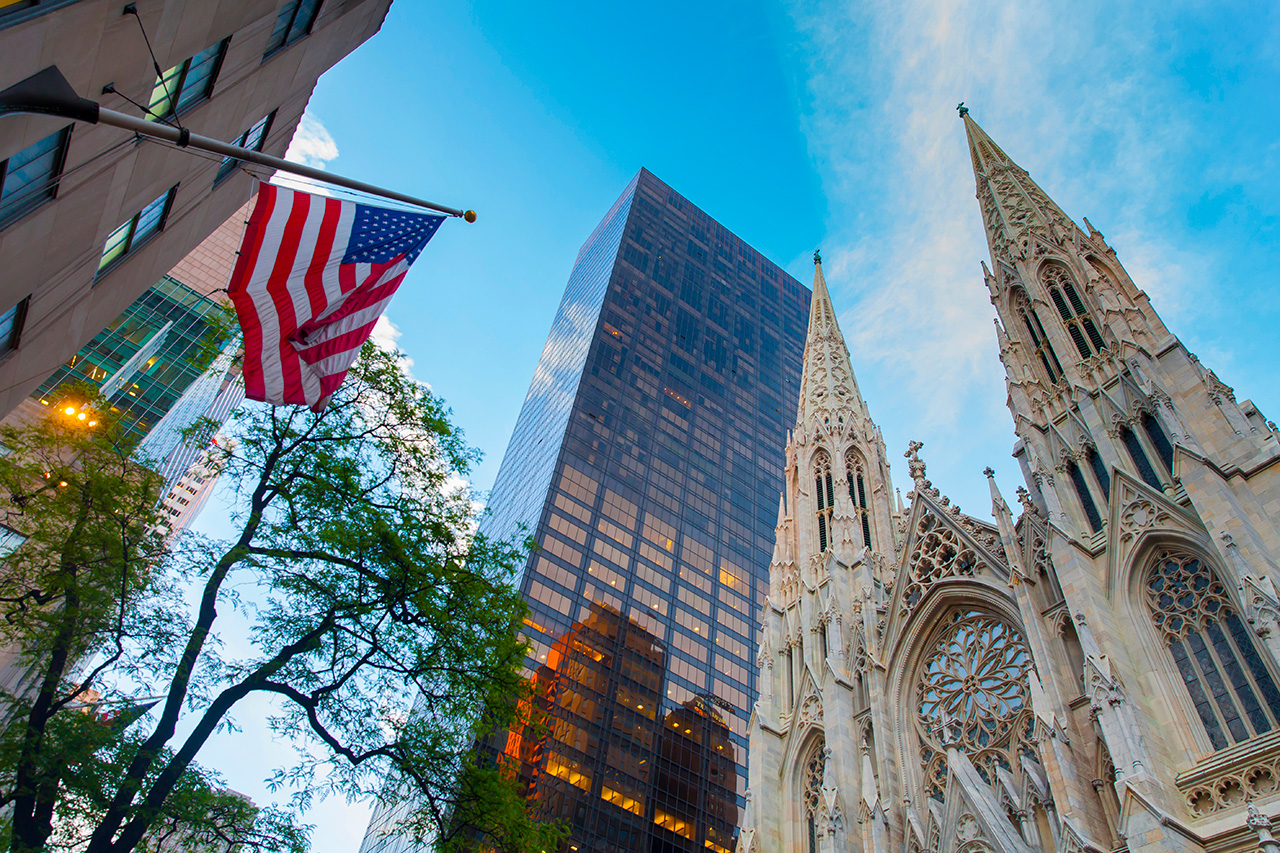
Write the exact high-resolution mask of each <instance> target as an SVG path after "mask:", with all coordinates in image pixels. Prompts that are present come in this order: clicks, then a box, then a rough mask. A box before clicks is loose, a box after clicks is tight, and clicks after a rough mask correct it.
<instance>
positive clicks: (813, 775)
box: [799, 737, 827, 853]
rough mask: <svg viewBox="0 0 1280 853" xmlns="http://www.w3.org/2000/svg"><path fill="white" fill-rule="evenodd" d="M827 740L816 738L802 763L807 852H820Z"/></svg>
mask: <svg viewBox="0 0 1280 853" xmlns="http://www.w3.org/2000/svg"><path fill="white" fill-rule="evenodd" d="M826 751H827V741H826V739H825V738H823V737H819V738H818V739H817V740H815V741H814V742H813V744H812V746H810V747H809V750H808V751H807V752H806V753H804V761H803V762H801V764H800V778H799V782H800V785H799V792H800V810H801V813H802V814H803V815H804V827H805V832H806V836H805V848H804V850H805V853H818V826H819V824H818V813H819V809H820V808H821V806H822V784H823V781H824V779H823V775H824V771H825V769H826Z"/></svg>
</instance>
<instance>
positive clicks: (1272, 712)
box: [1138, 545, 1280, 752]
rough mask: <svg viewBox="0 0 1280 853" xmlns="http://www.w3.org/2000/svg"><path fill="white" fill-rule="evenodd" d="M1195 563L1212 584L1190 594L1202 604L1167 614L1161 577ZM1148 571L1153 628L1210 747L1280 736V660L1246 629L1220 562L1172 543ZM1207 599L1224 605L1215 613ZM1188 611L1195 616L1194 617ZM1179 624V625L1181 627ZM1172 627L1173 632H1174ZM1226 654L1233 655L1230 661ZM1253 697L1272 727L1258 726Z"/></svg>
mask: <svg viewBox="0 0 1280 853" xmlns="http://www.w3.org/2000/svg"><path fill="white" fill-rule="evenodd" d="M1193 562H1194V563H1196V564H1197V568H1198V570H1200V571H1203V572H1204V574H1205V576H1206V577H1207V578H1208V584H1207V585H1206V586H1204V587H1203V588H1201V589H1198V590H1195V589H1193V590H1191V591H1192V592H1193V593H1194V595H1195V600H1196V603H1195V606H1194V608H1188V607H1186V606H1181V607H1178V608H1174V609H1163V608H1161V607H1160V606H1159V605H1160V602H1159V601H1158V596H1159V594H1160V593H1161V592H1163V591H1164V585H1163V584H1162V585H1161V588H1160V589H1159V590H1156V589H1154V588H1153V580H1154V579H1155V578H1156V576H1157V575H1164V576H1165V577H1166V578H1167V577H1168V573H1167V572H1166V571H1165V568H1166V567H1167V566H1168V565H1169V564H1170V563H1177V564H1178V566H1179V568H1183V567H1185V566H1187V565H1188V564H1190V563H1193ZM1141 566H1142V572H1141V575H1140V576H1139V577H1140V585H1139V587H1138V588H1139V589H1140V590H1141V592H1140V593H1139V595H1140V597H1141V599H1142V605H1141V606H1142V609H1143V611H1145V613H1146V615H1147V624H1148V625H1149V626H1151V627H1152V628H1154V630H1155V636H1156V637H1157V638H1158V641H1157V645H1158V646H1159V647H1162V649H1163V653H1164V660H1165V663H1166V666H1169V665H1170V664H1171V665H1172V666H1171V667H1170V668H1168V669H1166V672H1167V674H1168V677H1169V678H1170V679H1171V680H1172V681H1173V682H1174V683H1175V684H1178V685H1180V687H1181V690H1180V691H1179V692H1180V693H1181V697H1182V699H1183V700H1185V701H1186V705H1185V708H1186V710H1187V712H1188V715H1189V719H1191V720H1195V721H1196V722H1198V723H1199V724H1200V727H1201V728H1200V730H1201V731H1202V732H1203V733H1204V735H1205V737H1206V739H1207V740H1208V741H1209V745H1210V747H1211V749H1212V750H1213V751H1214V752H1218V751H1220V750H1223V749H1229V748H1231V747H1232V746H1237V745H1239V744H1242V743H1246V742H1248V741H1249V740H1252V739H1254V738H1257V737H1261V736H1263V735H1266V734H1268V733H1271V732H1275V731H1277V730H1280V707H1277V706H1275V705H1273V704H1271V701H1272V700H1271V699H1270V698H1268V697H1267V695H1266V694H1267V692H1268V688H1270V692H1271V693H1272V694H1273V696H1274V694H1275V693H1276V692H1277V685H1280V672H1278V671H1277V666H1276V665H1277V661H1275V660H1274V659H1273V658H1272V657H1271V656H1270V655H1269V654H1268V652H1267V649H1266V646H1265V645H1261V646H1260V645H1259V644H1258V643H1257V642H1255V641H1254V637H1252V636H1250V630H1249V629H1248V628H1247V627H1246V626H1245V618H1246V616H1245V611H1244V610H1242V609H1241V607H1240V602H1239V600H1238V599H1237V596H1236V595H1234V594H1233V593H1232V590H1231V589H1230V587H1229V586H1228V584H1227V582H1226V581H1224V580H1223V577H1224V576H1223V574H1222V572H1221V571H1220V567H1219V566H1218V564H1217V563H1216V562H1215V561H1214V560H1211V559H1208V558H1207V555H1205V554H1203V553H1200V552H1198V551H1197V550H1196V549H1189V548H1184V547H1179V546H1177V545H1170V546H1167V547H1161V548H1157V549H1155V550H1154V551H1152V552H1150V553H1148V554H1147V556H1146V558H1145V560H1144V561H1143V563H1142V564H1141ZM1194 573H1195V572H1194V571H1193V572H1192V573H1191V574H1194ZM1175 590H1176V587H1175ZM1205 598H1211V599H1217V602H1218V605H1217V606H1216V607H1214V608H1212V609H1210V608H1207V607H1203V606H1202V604H1201V602H1202V601H1203V599H1205ZM1179 603H1181V599H1180V598H1179ZM1188 609H1192V610H1194V611H1196V612H1192V613H1188V612H1186V611H1187V610H1188ZM1161 614H1163V615H1161ZM1172 618H1177V619H1179V620H1180V621H1179V622H1178V623H1174V622H1172ZM1233 622H1234V627H1233ZM1170 626H1173V630H1172V632H1171V630H1170ZM1187 626H1189V627H1187ZM1236 628H1239V630H1236ZM1215 633H1216V634H1217V636H1215ZM1174 635H1176V636H1174ZM1241 638H1243V641H1242V639H1241ZM1193 640H1194V642H1193ZM1197 645H1198V646H1199V648H1197ZM1175 646H1176V648H1175ZM1224 652H1230V653H1231V654H1230V659H1228V657H1227V656H1226V655H1225V654H1224ZM1250 656H1252V658H1253V661H1250ZM1233 669H1235V670H1236V672H1235V673H1233V672H1232V670H1233ZM1211 670H1212V671H1211ZM1215 679H1217V680H1219V681H1221V682H1222V685H1223V686H1224V687H1225V690H1224V691H1222V692H1218V691H1216V690H1214V688H1213V683H1214V680H1215ZM1264 679H1265V681H1264ZM1197 692H1198V693H1199V694H1200V695H1199V696H1198V697H1197ZM1249 698H1252V699H1254V705H1255V707H1256V709H1257V711H1258V715H1259V716H1261V717H1262V718H1263V722H1264V723H1265V724H1266V726H1267V728H1265V729H1262V728H1260V727H1259V725H1258V716H1255V714H1254V712H1253V711H1252V710H1250V707H1249V704H1248V701H1247V700H1248V699H1249ZM1224 699H1225V700H1226V701H1225V703H1224V701H1223V700H1224ZM1228 711H1230V712H1232V713H1234V718H1233V717H1229V716H1228ZM1233 719H1234V720H1235V721H1237V722H1238V723H1239V726H1240V727H1241V728H1243V729H1244V736H1243V737H1241V736H1239V735H1238V734H1237V732H1236V731H1234V730H1233V729H1234V728H1235V727H1233V726H1232V720H1233Z"/></svg>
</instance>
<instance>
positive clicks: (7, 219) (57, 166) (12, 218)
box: [0, 124, 74, 231]
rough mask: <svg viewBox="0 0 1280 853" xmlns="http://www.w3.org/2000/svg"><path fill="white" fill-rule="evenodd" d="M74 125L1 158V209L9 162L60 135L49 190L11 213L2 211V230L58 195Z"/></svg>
mask: <svg viewBox="0 0 1280 853" xmlns="http://www.w3.org/2000/svg"><path fill="white" fill-rule="evenodd" d="M73 126H74V125H71V124H69V125H67V126H66V127H63V128H61V129H59V130H57V131H55V132H53V133H51V134H49V135H48V136H42V137H41V138H40V139H37V140H36V141H35V142H33V143H31V144H30V145H28V146H27V147H26V148H23V149H22V150H21V151H15V152H13V154H10V155H9V156H8V157H6V158H4V159H3V160H0V210H3V207H4V198H5V197H4V181H5V178H6V177H7V176H8V173H9V163H10V162H11V161H12V160H13V158H14V157H17V156H18V155H19V154H21V153H22V152H23V151H27V150H29V149H31V148H34V147H35V146H37V145H39V144H41V143H42V142H44V141H45V140H47V139H50V138H51V137H60V138H59V139H58V140H57V141H56V142H55V143H54V145H55V147H54V157H53V167H52V169H51V170H50V172H49V177H48V178H47V183H48V184H49V187H48V192H46V193H44V194H43V195H40V196H38V197H37V198H35V199H33V200H31V201H29V202H24V203H23V204H19V205H17V206H16V207H15V208H14V209H13V210H12V211H10V212H9V213H0V231H3V230H4V229H5V228H8V227H9V226H10V225H12V224H13V223H15V222H17V221H18V220H20V219H22V218H23V217H25V216H26V215H27V214H28V213H31V212H33V211H35V210H38V209H39V208H40V207H42V206H43V205H44V204H45V203H46V202H50V201H52V200H53V199H55V198H57V197H58V187H59V186H60V185H61V183H62V170H63V168H65V167H66V164H67V150H68V149H69V148H70V147H71V128H72V127H73ZM29 188H30V185H29V186H28V187H27V188H25V189H29Z"/></svg>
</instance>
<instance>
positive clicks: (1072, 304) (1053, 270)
mask: <svg viewBox="0 0 1280 853" xmlns="http://www.w3.org/2000/svg"><path fill="white" fill-rule="evenodd" d="M1040 280H1041V281H1042V282H1043V283H1044V285H1045V287H1046V288H1048V290H1049V298H1050V299H1051V300H1053V305H1054V307H1055V308H1057V309H1058V313H1059V314H1060V315H1062V322H1063V323H1066V325H1067V334H1069V335H1070V336H1071V342H1072V343H1074V344H1075V345H1076V349H1077V350H1079V352H1080V358H1082V359H1084V358H1089V357H1090V356H1092V355H1093V354H1094V353H1095V352H1102V351H1103V350H1105V349H1106V348H1107V345H1106V344H1105V343H1103V341H1102V335H1101V334H1099V333H1098V327H1097V325H1096V324H1095V323H1094V322H1093V318H1092V317H1091V316H1089V312H1088V311H1087V310H1085V307H1084V302H1082V301H1081V299H1080V294H1079V293H1077V292H1076V286H1075V284H1074V283H1073V282H1072V281H1071V274H1070V273H1068V272H1067V270H1066V268H1065V267H1063V266H1060V265H1059V264H1049V265H1048V266H1046V267H1045V268H1044V270H1043V271H1042V272H1041V273H1040Z"/></svg>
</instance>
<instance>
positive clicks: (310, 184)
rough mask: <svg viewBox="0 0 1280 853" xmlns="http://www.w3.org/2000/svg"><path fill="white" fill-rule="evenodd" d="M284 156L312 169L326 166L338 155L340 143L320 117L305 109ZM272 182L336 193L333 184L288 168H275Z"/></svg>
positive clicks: (291, 187) (321, 193) (320, 192)
mask: <svg viewBox="0 0 1280 853" xmlns="http://www.w3.org/2000/svg"><path fill="white" fill-rule="evenodd" d="M284 159H286V160H288V161H290V162H292V163H301V164H302V165H304V166H310V167H312V168H313V169H327V168H328V166H329V163H330V162H331V161H333V160H336V159H338V143H336V142H334V140H333V136H332V135H330V133H329V129H328V128H326V127H325V126H324V124H323V123H322V122H321V121H320V119H318V118H317V117H316V116H315V115H313V114H312V113H309V112H304V113H303V114H302V119H301V120H300V121H299V122H298V129H297V130H295V131H294V132H293V139H291V140H290V141H289V150H288V151H286V152H285V153H284ZM271 182H272V183H274V184H278V185H279V186H282V187H289V188H290V189H296V190H301V191H303V192H309V193H316V194H317V195H332V193H333V187H331V186H330V185H329V184H326V183H322V182H321V181H317V180H314V179H312V178H304V177H302V176H301V175H293V174H290V173H288V172H276V174H275V177H274V178H272V181H271Z"/></svg>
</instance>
